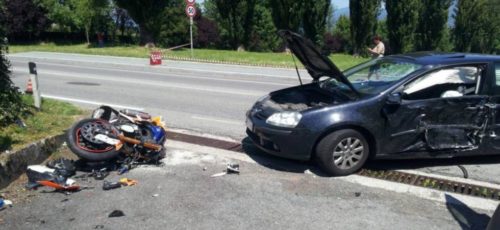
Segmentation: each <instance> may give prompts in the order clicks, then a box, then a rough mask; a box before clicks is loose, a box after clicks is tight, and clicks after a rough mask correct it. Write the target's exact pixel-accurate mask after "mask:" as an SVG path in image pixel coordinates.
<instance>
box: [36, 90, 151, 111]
mask: <svg viewBox="0 0 500 230" xmlns="http://www.w3.org/2000/svg"><path fill="white" fill-rule="evenodd" d="M42 97H43V98H48V99H54V100H60V101H67V102H75V103H83V104H90V105H108V106H111V107H116V108H122V109H132V110H139V111H142V110H144V108H138V107H132V106H128V105H117V104H110V103H104V102H97V101H88V100H82V99H75V98H67V97H59V96H53V95H47V94H42Z"/></svg>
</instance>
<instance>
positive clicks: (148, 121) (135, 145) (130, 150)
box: [66, 106, 167, 165]
mask: <svg viewBox="0 0 500 230" xmlns="http://www.w3.org/2000/svg"><path fill="white" fill-rule="evenodd" d="M166 136H167V135H166V128H165V123H164V121H163V120H162V118H161V117H152V116H151V115H149V114H148V113H144V112H141V111H135V110H129V109H125V110H120V111H118V110H115V109H113V108H111V107H109V106H101V107H99V108H98V109H96V110H94V112H93V113H92V117H91V118H87V119H83V120H80V121H78V122H76V123H75V124H74V125H73V126H72V127H71V128H70V129H69V130H68V132H67V136H66V137H67V144H68V147H69V148H70V149H71V151H72V152H73V153H75V154H76V155H77V156H78V157H80V158H81V159H83V160H86V161H89V162H103V161H109V160H112V159H116V158H118V159H121V162H122V163H124V164H129V165H131V164H135V163H138V162H141V163H152V162H158V161H159V160H160V159H161V158H163V157H165V150H166V149H165V147H164V145H165V142H166V139H167V138H166Z"/></svg>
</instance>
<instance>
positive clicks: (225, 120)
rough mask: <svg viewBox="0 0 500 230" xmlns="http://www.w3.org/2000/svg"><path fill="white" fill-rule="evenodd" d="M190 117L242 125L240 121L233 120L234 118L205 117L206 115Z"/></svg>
mask: <svg viewBox="0 0 500 230" xmlns="http://www.w3.org/2000/svg"><path fill="white" fill-rule="evenodd" d="M191 118H192V119H197V120H204V121H212V122H218V123H224V124H229V125H244V124H243V122H240V121H235V120H227V119H219V118H214V117H206V116H196V115H194V116H191Z"/></svg>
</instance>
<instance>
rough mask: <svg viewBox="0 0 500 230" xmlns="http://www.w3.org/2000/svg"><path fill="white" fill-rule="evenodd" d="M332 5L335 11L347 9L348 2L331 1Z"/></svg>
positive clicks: (340, 0)
mask: <svg viewBox="0 0 500 230" xmlns="http://www.w3.org/2000/svg"><path fill="white" fill-rule="evenodd" d="M332 3H333V5H335V8H336V9H340V8H345V7H349V0H332Z"/></svg>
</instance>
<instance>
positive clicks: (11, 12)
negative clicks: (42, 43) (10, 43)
mask: <svg viewBox="0 0 500 230" xmlns="http://www.w3.org/2000/svg"><path fill="white" fill-rule="evenodd" d="M45 14H46V12H45V10H44V9H43V8H42V7H40V5H38V4H36V3H35V2H34V1H33V0H5V2H4V6H3V9H2V12H1V14H0V24H4V25H5V30H6V31H5V32H6V34H7V36H9V37H25V36H26V37H27V38H28V39H31V38H33V37H37V36H39V35H40V33H41V32H43V31H44V30H45V29H46V28H47V27H48V25H49V21H48V19H47V17H46V15H45Z"/></svg>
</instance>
